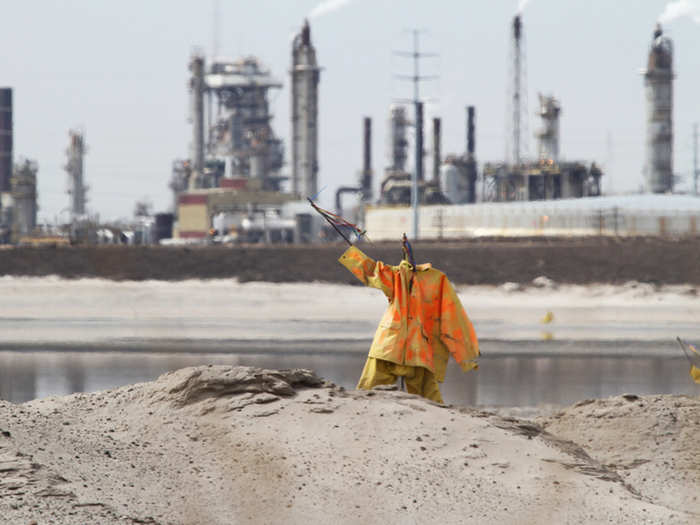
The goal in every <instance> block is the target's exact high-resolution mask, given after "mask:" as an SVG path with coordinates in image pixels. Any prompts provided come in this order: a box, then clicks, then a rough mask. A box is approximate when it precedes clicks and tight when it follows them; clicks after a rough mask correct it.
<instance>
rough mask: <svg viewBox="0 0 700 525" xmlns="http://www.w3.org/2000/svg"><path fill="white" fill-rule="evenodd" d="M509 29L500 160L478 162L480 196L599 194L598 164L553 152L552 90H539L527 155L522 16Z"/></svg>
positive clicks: (556, 109)
mask: <svg viewBox="0 0 700 525" xmlns="http://www.w3.org/2000/svg"><path fill="white" fill-rule="evenodd" d="M511 27H512V32H511V52H512V60H511V68H512V72H511V77H512V83H510V84H509V97H508V102H509V106H510V112H511V118H510V119H509V123H510V129H509V130H508V133H507V142H506V150H507V151H508V152H509V154H510V158H509V159H508V160H507V161H506V162H497V163H486V164H485V165H484V168H483V189H482V194H483V200H484V201H486V202H509V201H535V200H549V199H570V198H580V197H597V196H599V195H600V194H601V184H600V179H601V177H602V175H603V173H602V170H601V169H600V167H598V166H597V165H596V164H595V163H594V162H584V161H562V160H561V159H560V157H559V118H560V115H561V112H562V110H561V104H560V102H559V101H558V100H557V99H556V98H554V97H553V96H551V95H550V96H545V95H542V94H540V95H539V111H538V113H537V114H538V116H539V117H540V120H541V127H540V129H539V130H537V131H536V132H535V137H536V139H537V158H536V159H535V160H528V159H527V158H526V155H525V151H526V149H525V148H524V144H525V141H526V139H527V132H526V129H527V126H526V125H525V123H526V122H527V117H528V114H527V103H526V94H527V85H526V84H525V79H524V75H523V65H524V63H525V46H524V43H523V39H524V35H525V32H524V28H523V23H522V18H521V16H520V15H516V16H515V17H514V18H513V23H512V26H511Z"/></svg>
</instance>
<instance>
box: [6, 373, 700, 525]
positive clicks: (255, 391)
mask: <svg viewBox="0 0 700 525" xmlns="http://www.w3.org/2000/svg"><path fill="white" fill-rule="evenodd" d="M691 401H692V400H689V399H688V398H678V397H671V396H668V397H659V401H658V403H657V402H654V403H652V402H651V401H649V400H641V402H640V401H638V400H634V401H627V400H625V399H622V400H605V401H600V402H598V401H596V402H592V403H590V404H589V405H585V406H580V407H572V408H571V409H569V410H567V411H565V412H564V413H563V414H562V415H560V416H559V417H557V418H553V419H551V420H549V419H548V420H543V421H540V422H532V421H525V420H519V419H515V418H504V417H501V416H498V415H496V414H493V413H489V412H483V411H478V410H474V409H469V408H459V407H453V406H443V405H437V404H435V403H430V402H427V401H425V400H423V399H421V398H418V397H416V396H412V395H409V394H406V393H404V392H400V391H391V390H381V391H371V392H358V391H344V390H343V389H341V388H337V387H335V386H334V385H332V384H331V383H327V382H322V380H321V379H320V378H318V377H317V376H315V375H314V374H313V372H311V371H308V370H279V371H277V370H260V369H256V368H247V367H225V366H221V367H214V366H212V367H196V368H188V369H183V370H179V371H176V372H173V373H170V374H165V375H164V376H161V377H160V378H159V379H158V380H156V381H154V382H151V383H143V384H139V385H133V386H129V387H124V388H120V389H117V390H112V391H107V392H99V393H95V394H77V395H73V396H67V397H63V398H48V399H45V400H38V401H33V402H31V403H27V404H23V405H14V404H11V403H0V516H2V517H3V518H4V519H5V521H6V522H7V523H19V524H27V523H30V522H31V521H32V520H36V521H37V522H38V523H43V522H45V521H47V520H48V519H49V518H50V520H51V522H52V523H56V524H59V525H64V524H78V523H81V524H82V523H100V524H107V525H109V524H117V523H119V524H124V523H153V524H156V523H157V524H202V525H204V524H207V525H211V524H232V523H292V524H295V523H299V524H302V523H303V524H307V523H324V524H325V523H329V522H335V523H370V524H372V523H445V524H452V523H454V524H458V523H459V524H462V523H479V524H491V523H493V524H502V523H519V524H521V523H522V524H529V523H533V524H534V523H537V524H541V523H634V524H638V523H697V522H698V520H699V518H700V515H699V514H698V513H697V512H696V511H695V510H694V509H695V507H692V506H690V504H689V501H692V495H693V494H695V493H697V483H693V481H694V480H697V477H693V475H695V476H696V475H697V469H696V471H695V474H691V471H692V468H693V463H692V461H691V458H690V454H691V452H694V450H695V449H693V448H692V444H690V445H686V443H688V441H687V440H689V439H690V437H689V436H690V435H691V434H692V432H696V431H697V425H696V423H695V422H696V421H697V419H693V416H692V411H693V406H695V405H692V403H691ZM686 402H687V403H688V404H687V405H686V404H685V403H686ZM692 402H695V401H692ZM615 403H618V404H619V406H617V405H615ZM655 403H656V404H657V405H658V406H657V407H656V408H652V405H653V404H655ZM676 403H680V405H679V406H678V407H675V404H676ZM640 404H643V405H644V406H639V405H640ZM613 405H615V406H613ZM633 405H634V406H635V407H636V408H635V410H634V413H635V414H637V416H638V417H639V425H640V426H641V425H642V424H643V422H642V421H641V420H642V419H644V413H645V410H651V411H650V412H647V416H646V417H647V419H648V425H650V426H653V424H654V423H655V422H656V423H657V426H658V429H657V430H658V432H657V431H655V432H656V433H648V432H647V433H644V432H642V433H641V435H640V436H638V441H637V442H636V445H635V446H636V447H639V449H638V450H639V451H643V450H645V447H647V448H648V449H649V450H654V447H655V446H657V445H658V446H659V448H660V445H659V444H657V445H654V443H653V439H657V438H658V437H659V436H660V435H661V434H660V433H659V432H661V430H662V429H664V428H665V429H666V430H665V431H666V432H672V433H673V434H669V435H668V436H666V437H665V438H664V439H666V441H665V443H667V444H668V445H669V446H671V443H674V445H673V446H675V447H677V449H675V450H676V452H677V453H678V454H681V453H682V454H686V456H684V457H687V459H688V463H687V464H685V463H684V465H686V467H687V469H686V470H685V471H684V472H686V477H685V482H686V483H688V485H687V486H686V487H685V488H684V489H682V490H683V491H684V492H685V494H686V495H687V497H685V498H681V499H678V500H667V499H664V500H662V499H660V498H658V497H654V496H653V495H650V494H649V488H650V487H649V486H647V485H645V483H646V482H645V481H643V480H642V479H641V478H639V479H638V478H637V477H634V476H632V475H627V473H628V472H631V471H632V472H633V471H635V470H634V469H640V468H645V467H646V466H647V465H648V464H649V463H645V464H643V465H636V466H632V463H629V462H627V459H625V458H630V457H638V458H643V459H648V460H649V461H657V460H656V459H654V458H653V457H648V456H647V455H643V454H642V453H641V452H637V453H636V454H635V453H633V451H632V450H627V448H626V447H627V446H628V444H625V443H622V442H621V441H622V440H621V438H620V435H621V434H620V432H617V429H615V428H609V427H607V426H605V425H603V424H602V423H603V422H604V421H608V420H609V418H607V415H614V416H615V418H618V419H619V418H621V417H622V418H623V419H624V417H627V416H625V415H624V414H623V413H622V412H620V413H619V414H618V412H617V411H618V410H623V409H626V410H630V409H631V407H632V406H633ZM595 407H597V409H599V410H601V411H603V412H602V413H605V414H606V416H605V417H602V418H595V417H590V418H589V417H585V416H584V417H583V418H581V417H580V416H581V415H582V414H585V413H586V411H588V410H594V408H595ZM661 407H664V408H661ZM669 410H670V412H669ZM582 411H583V412H582ZM695 412H696V413H697V410H695ZM631 414H632V413H631V412H630V413H629V414H628V415H631ZM671 414H674V415H675V417H676V422H675V423H674V424H673V426H669V422H671V421H672V419H673V417H672V415H671ZM576 418H578V421H579V422H580V423H577V422H576V420H575V419H576ZM609 421H610V422H612V421H613V420H612V419H610V420H609ZM598 424H600V425H601V426H600V427H599V428H597V430H596V427H597V425H598ZM577 425H584V426H586V428H578V429H577ZM628 428H629V429H633V428H636V427H632V426H630V427H628ZM577 430H578V431H577ZM610 432H612V434H611V435H610V436H607V435H602V434H606V433H610ZM598 433H602V434H601V435H598ZM686 434H687V438H686V437H681V436H686ZM582 436H586V437H588V439H589V441H581V437H582ZM674 437H675V438H676V441H675V442H673V441H672V439H673V438H674ZM636 439H637V438H636ZM645 439H652V442H647V441H645ZM616 443H617V444H616ZM686 446H687V447H688V448H683V447H686ZM667 457H668V461H669V463H670V466H669V468H668V469H665V470H664V469H661V470H659V471H658V472H657V473H656V480H655V481H654V483H657V484H658V486H662V485H663V484H664V483H671V484H673V483H676V484H675V485H672V486H673V487H674V488H677V489H678V490H679V491H680V490H681V488H680V487H681V485H682V482H683V479H678V480H675V478H674V477H675V476H678V472H677V471H676V470H674V468H675V467H677V466H678V465H679V459H678V457H679V456H678V455H676V456H673V455H672V454H671V452H669V456H667ZM674 457H675V459H673V458H674ZM611 458H612V459H611ZM661 461H662V462H661V464H663V460H661ZM650 472H651V471H650ZM649 478H650V475H648V476H647V480H648V479H649ZM676 501H677V502H678V505H676V503H675V502H676Z"/></svg>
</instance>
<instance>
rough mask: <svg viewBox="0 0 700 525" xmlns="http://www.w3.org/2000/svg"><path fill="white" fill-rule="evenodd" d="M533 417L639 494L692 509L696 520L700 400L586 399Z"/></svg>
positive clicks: (699, 500) (699, 492) (699, 505)
mask: <svg viewBox="0 0 700 525" xmlns="http://www.w3.org/2000/svg"><path fill="white" fill-rule="evenodd" d="M538 422H539V423H540V424H542V426H543V427H544V428H545V429H547V431H548V432H551V433H553V434H556V435H557V436H559V437H562V438H566V439H571V440H575V441H577V442H578V443H580V444H581V446H582V447H583V448H584V449H585V450H586V452H587V453H589V454H591V455H594V456H595V457H596V458H597V459H598V460H599V461H601V462H602V463H604V464H605V465H606V466H607V467H608V468H610V469H614V470H615V471H617V472H619V474H620V476H621V477H622V479H624V480H625V483H627V484H628V485H630V486H633V487H634V488H635V491H637V492H638V493H639V495H640V496H641V497H642V498H643V499H645V500H647V501H651V502H654V503H656V504H658V505H664V506H666V507H669V508H674V509H682V510H685V511H688V512H692V513H695V514H697V515H699V516H698V522H700V439H698V438H699V437H700V399H698V398H691V397H687V396H637V395H634V394H628V395H624V396H617V397H612V398H609V399H600V400H592V399H591V400H586V401H581V402H579V403H577V404H576V405H575V406H573V407H571V408H569V409H567V410H564V411H563V412H560V413H558V414H556V415H554V416H551V417H548V418H542V419H540V420H538Z"/></svg>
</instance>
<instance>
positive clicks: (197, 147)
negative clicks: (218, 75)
mask: <svg viewBox="0 0 700 525" xmlns="http://www.w3.org/2000/svg"><path fill="white" fill-rule="evenodd" d="M190 71H191V72H192V77H191V79H190V91H191V92H192V169H193V171H194V172H195V174H196V175H200V176H201V175H202V173H203V172H204V57H202V56H200V55H194V56H193V57H192V60H191V61H190Z"/></svg>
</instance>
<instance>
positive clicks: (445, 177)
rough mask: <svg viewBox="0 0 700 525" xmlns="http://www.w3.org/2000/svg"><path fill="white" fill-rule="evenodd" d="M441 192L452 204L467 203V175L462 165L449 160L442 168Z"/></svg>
mask: <svg viewBox="0 0 700 525" xmlns="http://www.w3.org/2000/svg"><path fill="white" fill-rule="evenodd" d="M440 192H441V193H442V194H443V195H444V196H445V198H447V200H448V201H450V203H451V204H461V203H464V202H466V199H467V193H466V187H465V174H464V169H463V166H462V165H460V163H458V162H455V161H454V160H452V159H449V158H448V159H447V160H446V161H445V162H444V164H442V166H440Z"/></svg>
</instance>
